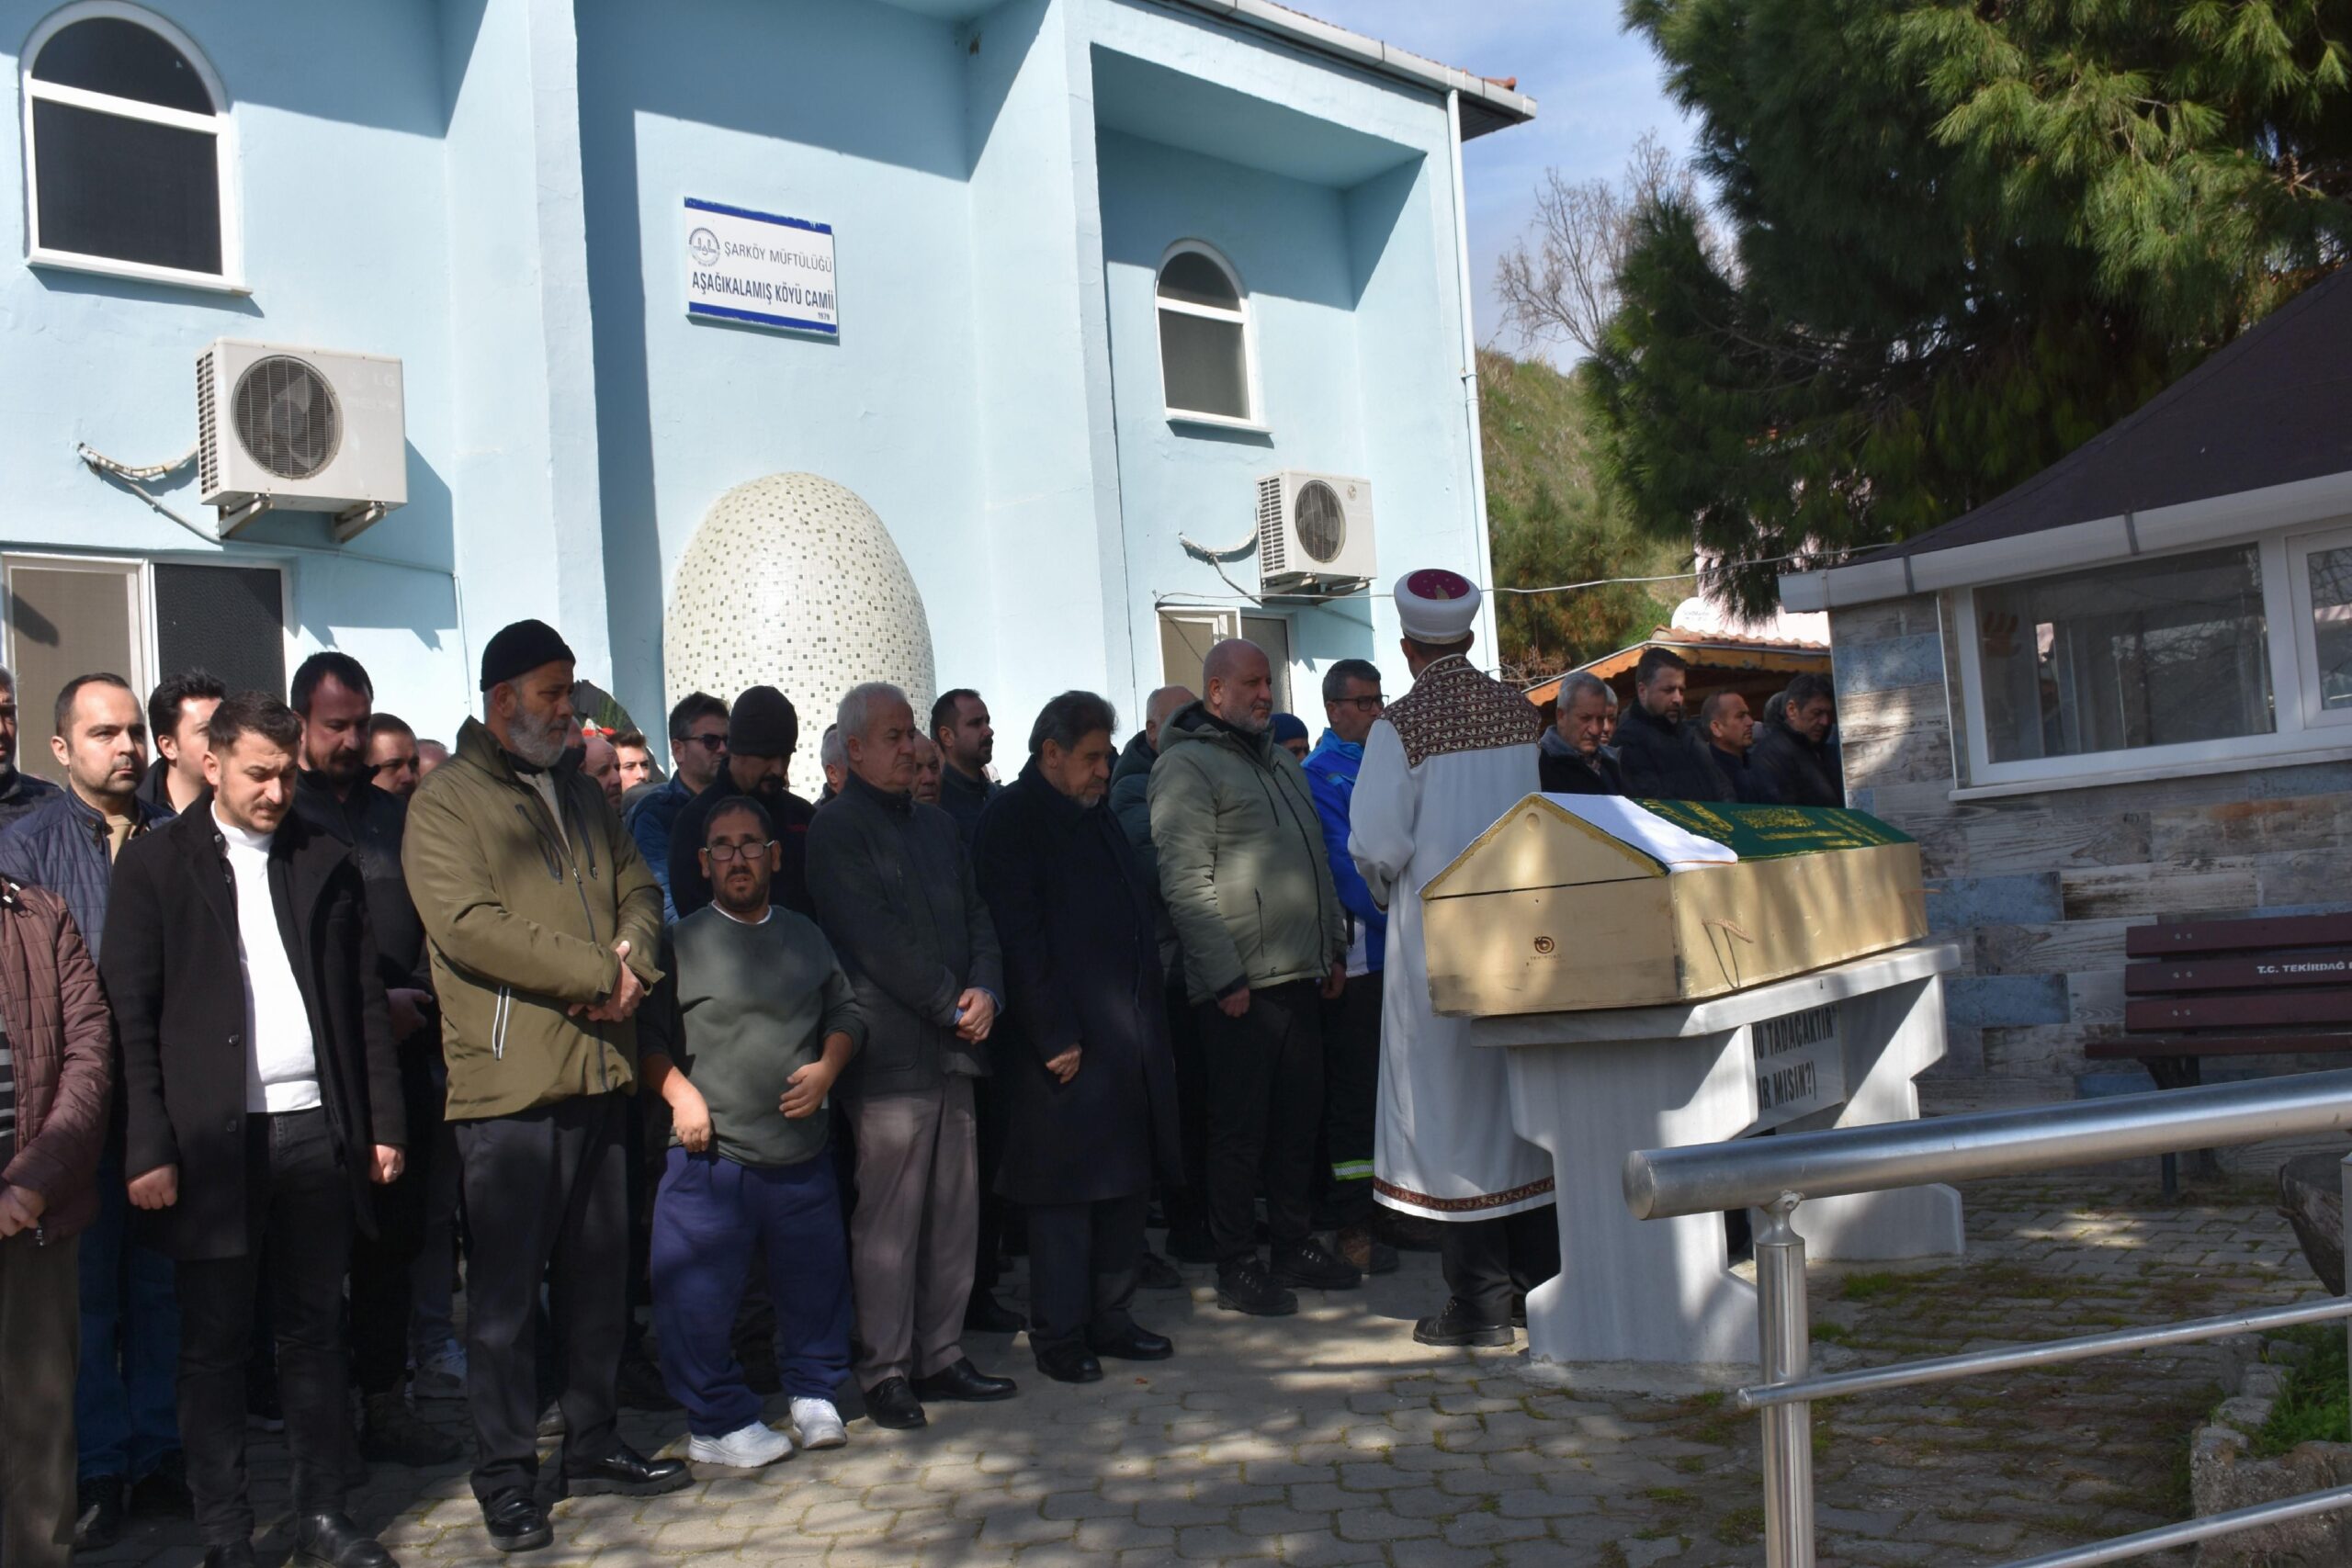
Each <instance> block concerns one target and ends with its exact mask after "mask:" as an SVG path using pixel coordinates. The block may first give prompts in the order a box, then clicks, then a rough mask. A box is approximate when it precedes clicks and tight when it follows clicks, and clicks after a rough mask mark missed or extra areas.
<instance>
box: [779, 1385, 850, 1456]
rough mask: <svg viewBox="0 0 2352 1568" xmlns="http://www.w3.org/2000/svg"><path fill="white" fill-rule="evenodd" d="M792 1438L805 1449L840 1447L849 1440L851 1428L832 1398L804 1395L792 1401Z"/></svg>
mask: <svg viewBox="0 0 2352 1568" xmlns="http://www.w3.org/2000/svg"><path fill="white" fill-rule="evenodd" d="M792 1440H793V1441H794V1442H796V1443H798V1444H799V1445H800V1446H801V1447H802V1448H804V1449H838V1448H842V1447H843V1446H844V1445H846V1444H847V1443H848V1442H849V1428H848V1427H844V1426H842V1413H841V1412H840V1411H838V1410H836V1409H834V1408H833V1402H832V1401H831V1400H830V1399H814V1398H809V1397H807V1396H805V1395H804V1396H803V1397H801V1398H798V1399H796V1400H794V1401H793V1402H792Z"/></svg>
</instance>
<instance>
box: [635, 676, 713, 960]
mask: <svg viewBox="0 0 2352 1568" xmlns="http://www.w3.org/2000/svg"><path fill="white" fill-rule="evenodd" d="M724 761H727V705H726V704H725V703H723V702H721V701H719V700H718V698H717V697H714V696H712V695H711V694H709V693H708V692H688V693H687V694H685V695H684V696H683V697H681V698H679V699H678V705H677V706H675V707H673V708H672V709H671V710H670V763H671V767H672V769H673V772H672V773H671V775H670V782H669V783H668V784H663V785H662V787H661V788H660V789H657V790H655V791H654V792H653V793H652V794H651V795H647V796H646V797H645V798H644V799H642V800H640V801H639V802H638V803H637V804H636V805H635V806H632V807H629V811H628V818H627V826H628V836H629V837H630V838H632V839H634V840H637V853H638V858H639V859H640V860H642V861H643V862H644V863H645V869H646V870H648V871H650V872H651V873H652V874H653V880H654V881H656V882H658V883H660V884H661V885H662V919H665V920H674V919H677V918H678V906H677V905H676V903H675V902H674V901H673V900H672V898H671V897H670V829H673V828H674V827H676V826H677V823H678V813H679V812H681V811H684V809H685V808H686V802H688V801H690V800H692V799H693V798H694V797H695V796H696V795H700V794H701V793H702V792H703V791H704V790H707V789H708V788H709V787H710V781H711V780H713V779H715V778H717V777H718V766H719V764H720V763H722V762H724Z"/></svg>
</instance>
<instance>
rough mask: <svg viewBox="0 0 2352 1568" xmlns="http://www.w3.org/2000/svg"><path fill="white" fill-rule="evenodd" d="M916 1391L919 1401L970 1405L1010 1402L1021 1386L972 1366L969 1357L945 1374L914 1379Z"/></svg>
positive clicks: (940, 1373) (1009, 1379)
mask: <svg viewBox="0 0 2352 1568" xmlns="http://www.w3.org/2000/svg"><path fill="white" fill-rule="evenodd" d="M914 1388H915V1397H916V1398H917V1399H953V1400H960V1401H962V1402H963V1403H965V1404H989V1402H990V1401H992V1400H999V1399H1011V1398H1012V1396H1013V1395H1014V1394H1016V1393H1020V1392H1021V1385H1020V1384H1018V1383H1016V1382H1013V1381H1012V1379H1011V1378H992V1377H990V1376H989V1375H988V1373H986V1372H984V1371H980V1369H979V1368H978V1367H976V1366H974V1365H972V1358H971V1357H969V1356H967V1357H965V1358H964V1359H962V1360H960V1361H958V1362H956V1364H955V1365H954V1366H952V1367H950V1368H948V1369H947V1370H946V1371H944V1372H933V1373H932V1374H931V1376H929V1377H927V1378H917V1379H915V1383H914Z"/></svg>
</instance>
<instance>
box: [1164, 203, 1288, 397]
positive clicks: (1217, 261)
mask: <svg viewBox="0 0 2352 1568" xmlns="http://www.w3.org/2000/svg"><path fill="white" fill-rule="evenodd" d="M1180 255H1196V256H1203V257H1205V258H1206V259H1207V260H1208V261H1209V263H1210V264H1211V265H1214V266H1215V267H1216V269H1217V270H1218V271H1219V272H1221V273H1223V274H1224V275H1225V280H1226V281H1227V283H1230V284H1231V285H1233V297H1234V298H1235V299H1238V300H1240V301H1241V307H1240V309H1239V310H1220V309H1218V308H1217V307H1216V306H1214V305H1195V304H1193V303H1192V302H1191V301H1190V300H1186V299H1162V298H1160V293H1159V280H1160V278H1161V276H1164V275H1165V274H1166V273H1167V271H1168V264H1169V263H1170V262H1171V261H1174V260H1175V259H1176V258H1177V257H1178V256H1180ZM1151 306H1152V311H1151V352H1152V358H1153V361H1154V363H1156V364H1157V365H1158V366H1159V402H1160V407H1161V408H1162V409H1163V410H1165V411H1166V412H1167V415H1168V423H1170V424H1208V425H1215V426H1216V427H1217V428H1219V429H1221V430H1250V431H1255V432H1258V433H1259V434H1266V433H1267V430H1268V426H1267V424H1266V401H1265V397H1264V394H1263V393H1262V392H1261V390H1260V389H1259V385H1258V326H1257V312H1255V311H1254V310H1251V309H1250V290H1249V288H1247V287H1246V286H1245V285H1244V284H1243V283H1242V281H1241V270H1240V268H1238V267H1237V266H1235V265H1233V264H1232V263H1231V262H1230V261H1227V259H1226V257H1225V254H1224V253H1223V252H1222V251H1219V250H1218V249H1217V248H1216V246H1214V245H1212V244H1210V243H1208V242H1206V241H1205V240H1179V241H1177V242H1176V243H1174V244H1172V245H1170V246H1169V247H1168V248H1167V249H1166V250H1165V251H1163V252H1161V253H1160V255H1159V265H1158V266H1156V267H1154V268H1152V269H1151ZM1163 310H1172V311H1174V312H1175V313H1177V314H1178V315H1180V316H1198V317H1200V318H1201V319H1202V320H1203V321H1226V322H1229V323H1231V324H1233V325H1236V326H1238V327H1239V328H1240V329H1241V370H1242V382H1243V384H1244V386H1245V388H1246V389H1247V396H1248V397H1249V399H1250V414H1249V417H1248V418H1246V419H1235V418H1234V417H1232V416H1231V415H1230V414H1221V413H1205V412H1201V411H1199V410H1197V409H1180V408H1177V407H1175V406H1173V405H1172V404H1170V402H1169V401H1168V361H1167V359H1166V357H1165V355H1162V354H1161V352H1160V346H1159V314H1160V312H1161V311H1163Z"/></svg>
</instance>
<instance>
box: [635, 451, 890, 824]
mask: <svg viewBox="0 0 2352 1568" xmlns="http://www.w3.org/2000/svg"><path fill="white" fill-rule="evenodd" d="M662 656H663V658H662V662H663V666H664V671H665V673H666V675H667V678H668V681H669V699H668V700H669V702H670V703H671V704H675V703H676V702H677V701H678V699H679V698H681V697H683V696H684V695H685V694H687V693H688V692H694V691H703V692H708V693H710V694H713V695H714V696H719V697H724V698H726V699H727V700H728V701H729V702H730V703H731V702H733V701H734V700H735V694H737V693H739V692H741V691H742V690H743V689H744V688H745V687H746V686H757V685H771V686H775V687H778V688H780V689H781V690H782V691H783V693H784V694H785V695H786V696H787V697H790V698H791V699H792V705H793V707H794V708H795V709H796V710H797V711H798V713H799V715H800V745H799V749H798V750H797V751H795V752H794V753H793V758H792V788H793V790H794V791H795V792H796V793H797V794H799V795H804V796H806V797H808V798H809V799H811V800H814V799H815V798H816V797H817V794H818V792H819V791H820V790H821V789H822V788H823V787H824V783H825V778H824V773H823V772H822V770H820V768H819V767H818V764H817V742H818V739H819V738H820V736H822V735H823V734H824V733H825V727H826V726H827V725H829V724H831V723H832V721H833V709H834V706H835V705H837V704H839V703H840V701H841V699H842V694H843V693H844V692H846V691H848V690H849V689H850V688H851V687H852V686H854V685H856V684H857V683H858V682H861V681H888V682H891V683H892V684H894V685H897V686H900V687H902V688H904V689H905V691H906V694H907V698H908V700H909V701H910V702H911V703H912V704H913V705H914V709H915V713H916V714H917V716H922V715H926V714H928V713H929V712H930V711H931V699H932V696H933V683H932V682H933V667H932V659H931V621H930V618H929V617H928V616H927V615H925V614H924V613H923V607H922V593H920V592H917V591H916V588H915V580H914V577H913V575H912V574H911V573H910V572H909V571H908V570H907V563H906V561H905V559H904V558H902V557H900V556H899V547H898V546H897V545H895V544H893V543H892V542H891V539H890V530H889V529H888V528H887V527H886V526H884V525H883V522H882V519H881V518H880V517H879V516H877V515H876V513H875V511H874V509H873V508H872V507H870V506H868V505H866V504H865V502H863V501H861V500H859V499H858V498H857V496H856V495H855V494H854V493H853V492H852V491H848V490H846V489H844V488H842V486H840V485H837V484H835V483H834V482H833V481H832V480H831V479H820V478H819V477H818V476H817V475H815V474H770V475H768V476H767V477H766V478H765V479H752V480H751V481H750V482H749V483H746V484H740V485H737V486H736V487H735V488H734V489H733V490H730V491H728V492H727V493H726V494H725V495H722V496H720V497H719V498H718V500H717V501H715V502H711V505H710V510H709V511H708V512H707V513H703V519H702V524H701V525H700V526H699V527H697V528H696V529H695V536H694V537H693V538H692V539H691V540H689V541H688V542H687V544H686V550H685V554H684V555H683V556H680V557H679V558H678V567H677V575H676V578H675V580H674V581H673V584H672V586H671V589H670V613H669V616H668V619H667V620H666V621H665V622H664V624H663V626H662Z"/></svg>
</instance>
